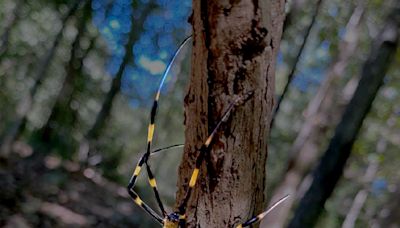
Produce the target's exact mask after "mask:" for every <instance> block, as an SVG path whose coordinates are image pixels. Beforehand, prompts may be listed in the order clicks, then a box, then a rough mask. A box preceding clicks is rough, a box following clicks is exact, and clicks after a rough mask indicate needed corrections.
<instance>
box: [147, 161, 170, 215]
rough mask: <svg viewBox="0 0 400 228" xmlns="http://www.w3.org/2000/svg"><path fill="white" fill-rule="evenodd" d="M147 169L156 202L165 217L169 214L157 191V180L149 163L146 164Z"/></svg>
mask: <svg viewBox="0 0 400 228" xmlns="http://www.w3.org/2000/svg"><path fill="white" fill-rule="evenodd" d="M146 168H147V174H148V177H149V184H150V186H151V188H152V189H153V192H154V195H155V197H156V200H157V204H158V207H159V208H160V210H161V213H162V214H163V216H164V217H165V216H166V215H167V212H166V211H165V209H164V205H163V204H162V202H161V198H160V194H159V192H158V189H157V182H156V178H155V177H154V175H153V172H152V171H151V168H150V165H149V164H147V163H146Z"/></svg>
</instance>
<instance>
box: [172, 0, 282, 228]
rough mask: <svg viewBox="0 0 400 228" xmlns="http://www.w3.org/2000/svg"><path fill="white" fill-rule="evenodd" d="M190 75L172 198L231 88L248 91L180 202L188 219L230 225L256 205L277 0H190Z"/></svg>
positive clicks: (260, 193) (278, 23)
mask: <svg viewBox="0 0 400 228" xmlns="http://www.w3.org/2000/svg"><path fill="white" fill-rule="evenodd" d="M193 9H194V11H193V18H192V24H193V30H194V34H193V39H194V48H193V53H192V76H191V78H190V84H189V88H188V92H187V94H186V96H185V102H184V103H185V126H186V127H185V137H186V141H185V149H184V151H185V153H184V155H183V160H182V163H181V165H180V168H179V178H178V186H179V190H178V192H177V205H179V204H180V203H181V202H182V200H183V198H184V195H185V193H186V190H187V185H188V180H189V175H191V172H192V170H193V168H194V162H195V160H196V157H197V155H198V150H197V149H198V148H200V146H201V145H202V143H203V142H204V140H205V139H206V138H207V136H208V134H209V133H210V131H212V129H213V128H214V126H215V125H216V123H217V122H218V121H219V120H220V118H221V115H222V113H223V112H224V110H225V109H226V108H227V106H228V105H229V104H230V103H231V102H232V100H233V98H234V97H235V95H243V94H245V93H247V92H250V91H252V92H254V96H253V97H252V98H251V99H250V100H249V101H247V102H246V103H245V104H243V105H242V106H238V107H237V108H236V109H235V110H234V111H233V113H232V114H231V116H230V118H229V120H228V121H227V122H226V123H224V124H223V126H222V128H221V130H220V131H219V133H218V134H217V136H216V138H215V139H214V140H213V143H212V150H211V151H210V153H208V154H206V156H205V162H203V164H202V167H201V169H200V176H199V181H198V183H197V186H196V187H195V188H194V191H193V192H192V195H191V198H190V199H189V202H188V206H187V216H188V227H233V226H234V225H237V224H239V223H240V222H244V221H245V220H246V219H247V218H249V217H251V215H254V214H257V213H259V212H261V211H262V209H263V208H264V206H265V205H264V189H265V165H266V158H267V151H266V148H267V146H266V145H267V144H266V143H267V135H268V131H269V122H270V120H271V113H272V107H273V95H274V72H275V57H276V54H277V52H278V48H279V43H280V38H281V34H282V26H283V19H284V1H258V0H236V1H206V0H200V1H193Z"/></svg>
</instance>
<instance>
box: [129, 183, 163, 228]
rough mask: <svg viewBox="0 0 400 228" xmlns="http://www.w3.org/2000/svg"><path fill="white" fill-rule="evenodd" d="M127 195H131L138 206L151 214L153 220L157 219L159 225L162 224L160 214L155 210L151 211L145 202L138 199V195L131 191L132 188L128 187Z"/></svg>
mask: <svg viewBox="0 0 400 228" xmlns="http://www.w3.org/2000/svg"><path fill="white" fill-rule="evenodd" d="M128 193H129V195H130V196H131V197H132V199H133V201H134V202H135V203H136V204H137V205H138V206H139V207H141V208H142V209H143V210H145V211H146V212H147V213H148V214H149V215H151V216H152V217H153V218H154V219H155V220H157V222H159V223H160V224H161V225H162V224H164V222H163V219H162V218H161V216H159V215H158V214H157V213H156V212H155V211H153V209H151V208H150V207H149V205H147V204H146V203H144V202H143V201H142V199H140V197H139V195H138V194H137V193H136V192H135V191H133V189H129V191H128Z"/></svg>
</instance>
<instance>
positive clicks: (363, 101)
mask: <svg viewBox="0 0 400 228" xmlns="http://www.w3.org/2000/svg"><path fill="white" fill-rule="evenodd" d="M394 4H395V6H394V9H393V12H392V13H391V15H390V16H389V18H388V20H387V21H386V25H385V27H384V28H383V29H382V30H381V33H380V35H379V36H378V37H377V38H376V40H375V42H374V44H373V45H372V49H371V50H372V51H371V54H370V56H369V58H368V60H367V61H366V63H365V64H364V66H363V70H362V73H361V80H360V82H359V84H358V86H357V89H356V91H355V93H354V96H353V98H352V99H351V101H350V103H349V105H347V107H346V110H345V112H344V114H343V117H342V119H341V122H340V123H339V125H338V126H337V128H336V130H335V134H334V136H333V138H332V140H331V141H330V144H329V146H328V148H327V150H326V152H325V154H324V155H323V157H322V159H321V162H320V164H319V165H318V167H317V169H316V170H315V172H314V177H313V178H314V179H313V182H312V184H311V186H310V188H309V189H308V191H307V192H306V194H305V195H304V197H303V198H302V199H301V201H300V205H299V207H298V209H297V211H296V213H295V216H294V218H293V220H292V221H291V223H290V225H289V227H290V228H297V227H313V226H314V225H315V224H316V222H317V220H318V217H319V215H320V213H321V211H322V209H323V206H324V204H325V202H326V200H327V199H328V198H329V197H330V195H331V194H332V192H333V190H334V188H335V186H336V184H337V182H338V180H339V178H340V177H341V175H342V173H343V169H344V167H345V164H346V161H347V160H348V158H349V156H350V152H351V148H352V146H353V143H354V141H355V139H356V137H357V134H358V132H359V130H360V128H361V125H362V123H363V120H364V118H365V117H366V115H367V113H368V112H369V110H370V108H371V105H372V102H373V100H374V98H375V96H376V94H377V92H378V89H379V88H380V86H381V85H382V84H383V79H384V76H385V74H386V72H387V70H388V68H389V66H390V63H391V61H392V60H393V56H394V54H395V52H396V48H397V45H398V41H399V32H400V31H399V30H400V2H398V1H397V2H395V3H394Z"/></svg>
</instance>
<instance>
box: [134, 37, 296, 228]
mask: <svg viewBox="0 0 400 228" xmlns="http://www.w3.org/2000/svg"><path fill="white" fill-rule="evenodd" d="M191 39H192V36H189V37H187V38H186V39H185V40H184V41H183V42H182V43H181V44H180V46H179V47H178V49H177V50H176V51H175V53H174V55H173V57H172V59H171V61H170V62H169V64H168V66H167V68H166V69H165V72H164V74H163V76H162V79H161V82H160V85H159V87H158V90H157V93H156V96H155V99H154V102H153V107H152V109H151V112H150V124H149V126H148V135H147V148H146V152H145V153H144V154H143V155H142V157H141V158H140V160H139V162H138V164H137V165H136V168H135V170H134V172H133V174H132V177H131V179H130V181H129V184H128V186H127V190H128V193H129V195H130V196H131V197H132V199H133V201H134V202H135V203H136V204H137V205H138V206H139V207H141V208H142V209H143V210H145V211H146V212H147V213H148V214H149V215H151V216H152V217H153V218H154V219H155V220H156V221H157V222H159V223H160V224H161V225H162V227H163V228H186V206H187V202H188V200H189V198H190V195H191V192H192V190H193V188H194V187H195V186H196V183H197V177H198V175H199V172H200V166H201V164H202V162H203V160H204V156H205V154H206V153H208V152H209V150H210V145H211V142H212V140H213V138H214V136H215V134H216V133H217V131H218V129H219V127H220V126H221V124H222V123H223V122H226V121H227V119H228V117H229V115H230V113H231V112H232V110H233V109H234V108H235V107H236V106H238V105H241V104H243V103H244V102H245V101H246V100H248V99H249V98H250V97H251V96H252V92H249V93H247V94H244V95H242V96H238V97H236V98H235V99H234V100H233V101H232V102H231V103H230V104H229V106H228V108H227V110H225V112H224V114H223V116H222V118H221V119H220V121H219V122H218V123H217V125H216V126H215V128H214V129H213V131H212V132H211V134H210V135H209V136H208V137H207V139H206V140H205V142H204V144H203V145H202V146H201V148H200V149H199V150H198V152H199V153H198V155H197V158H196V163H195V168H194V170H193V172H192V175H191V178H190V181H189V188H188V189H187V191H186V194H185V198H184V199H183V201H182V203H181V204H180V205H179V207H178V211H176V212H173V213H170V214H168V213H167V212H166V211H165V209H164V205H163V203H162V202H161V198H160V194H159V193H158V189H157V183H156V179H155V177H154V175H153V172H152V171H151V168H150V165H149V163H148V160H149V158H150V156H152V155H153V154H155V153H158V152H161V151H164V150H167V149H171V148H175V147H181V146H183V145H182V144H177V145H172V146H169V147H165V148H161V149H158V150H154V151H152V150H151V144H152V140H153V135H154V129H155V117H156V114H157V107H158V100H159V99H160V93H161V89H162V86H163V84H164V82H165V79H166V77H167V75H168V72H169V70H170V69H171V66H172V64H173V62H174V60H175V59H176V57H177V56H178V54H179V52H180V51H181V50H182V48H183V47H184V46H185V44H187V43H188V42H189V40H191ZM143 165H145V167H146V171H147V175H148V180H149V184H150V186H151V187H152V189H153V192H154V195H155V198H156V201H157V204H158V206H159V209H160V211H161V213H162V215H159V214H158V213H156V212H155V211H154V210H153V209H151V208H150V206H148V205H147V204H146V203H144V202H143V200H142V199H141V198H140V197H139V195H138V194H137V193H136V192H135V191H134V189H133V188H134V186H135V183H136V180H137V177H138V176H139V174H140V172H141V170H142V167H143ZM288 197H289V196H288V195H286V196H285V197H283V198H281V199H280V200H279V201H277V202H276V203H274V204H273V205H272V206H271V207H270V208H269V209H268V210H266V211H264V212H263V213H261V214H259V215H257V216H254V217H253V218H251V219H249V220H247V221H246V222H244V223H242V224H239V225H237V226H236V228H242V227H247V226H250V225H252V224H254V223H257V222H259V221H260V220H261V219H263V218H264V217H265V216H266V215H267V214H268V213H269V212H270V211H272V210H273V209H274V208H275V207H276V206H278V205H279V204H281V203H282V202H283V201H285V200H286V199H287V198H288Z"/></svg>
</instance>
